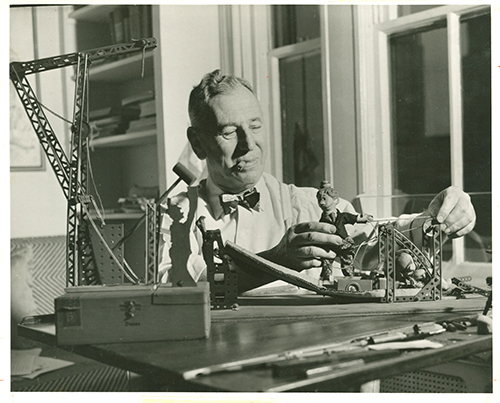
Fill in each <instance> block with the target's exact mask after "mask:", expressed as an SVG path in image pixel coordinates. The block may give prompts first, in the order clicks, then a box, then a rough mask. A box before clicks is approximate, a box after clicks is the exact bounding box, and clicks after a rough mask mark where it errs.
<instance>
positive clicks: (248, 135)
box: [238, 128, 255, 151]
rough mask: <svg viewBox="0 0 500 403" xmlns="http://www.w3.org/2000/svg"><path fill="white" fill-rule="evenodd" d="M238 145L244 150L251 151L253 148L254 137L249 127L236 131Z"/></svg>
mask: <svg viewBox="0 0 500 403" xmlns="http://www.w3.org/2000/svg"><path fill="white" fill-rule="evenodd" d="M238 146H239V148H240V149H241V150H245V151H252V150H253V149H254V148H255V138H254V135H253V133H252V131H251V130H250V129H249V128H241V129H240V130H239V131H238Z"/></svg>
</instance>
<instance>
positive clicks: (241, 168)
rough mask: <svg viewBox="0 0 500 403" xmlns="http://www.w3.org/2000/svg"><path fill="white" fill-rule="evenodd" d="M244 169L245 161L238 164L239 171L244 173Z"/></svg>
mask: <svg viewBox="0 0 500 403" xmlns="http://www.w3.org/2000/svg"><path fill="white" fill-rule="evenodd" d="M243 168H245V161H240V162H238V163H237V164H236V170H237V171H243Z"/></svg>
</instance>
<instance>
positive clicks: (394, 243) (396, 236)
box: [379, 223, 442, 302]
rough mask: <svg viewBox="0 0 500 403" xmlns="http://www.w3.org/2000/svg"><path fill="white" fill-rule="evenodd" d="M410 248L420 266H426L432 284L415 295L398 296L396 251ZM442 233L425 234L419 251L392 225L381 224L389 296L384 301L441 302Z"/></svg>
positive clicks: (428, 283) (380, 230) (381, 239)
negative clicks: (400, 248) (398, 248)
mask: <svg viewBox="0 0 500 403" xmlns="http://www.w3.org/2000/svg"><path fill="white" fill-rule="evenodd" d="M398 246H399V247H402V248H404V249H407V250H408V251H409V252H410V253H411V255H412V256H413V258H414V259H415V260H416V263H418V264H419V265H420V266H421V267H424V268H425V270H426V271H427V274H428V276H429V281H428V282H427V283H426V284H425V285H424V286H423V287H422V288H421V289H420V290H419V292H418V293H417V294H416V295H415V296H411V297H408V296H397V295H396V285H397V282H396V248H397V247H398ZM441 249H442V239H441V231H439V230H437V231H433V232H432V233H429V234H424V243H423V245H422V250H420V249H419V248H418V247H417V246H416V245H415V244H414V243H413V242H411V241H410V240H409V239H408V238H407V237H406V236H405V235H404V234H402V233H401V232H400V231H398V230H397V229H396V228H395V227H394V225H393V224H391V223H389V224H385V225H381V226H380V228H379V259H380V261H381V263H383V265H384V269H385V276H386V279H387V283H386V287H387V288H386V295H385V297H384V298H382V301H383V302H399V301H410V300H412V301H419V300H424V301H426V300H432V301H433V300H440V299H441V298H442V291H441V279H442V273H441V261H442V258H441Z"/></svg>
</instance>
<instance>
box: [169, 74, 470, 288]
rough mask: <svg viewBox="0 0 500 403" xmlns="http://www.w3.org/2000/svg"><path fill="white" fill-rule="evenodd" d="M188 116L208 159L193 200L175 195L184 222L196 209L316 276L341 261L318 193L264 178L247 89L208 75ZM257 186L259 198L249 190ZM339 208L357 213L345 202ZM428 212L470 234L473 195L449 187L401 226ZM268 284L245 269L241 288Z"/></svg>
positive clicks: (227, 231) (259, 129) (261, 132)
mask: <svg viewBox="0 0 500 403" xmlns="http://www.w3.org/2000/svg"><path fill="white" fill-rule="evenodd" d="M189 117H190V120H191V127H189V128H188V130H187V135H188V139H189V142H190V144H191V146H192V148H193V151H194V152H195V154H196V155H197V157H198V158H200V159H202V160H206V164H207V170H208V177H207V179H206V180H204V181H202V182H201V183H200V185H199V187H198V191H199V197H198V198H197V201H196V202H195V203H193V198H192V197H189V198H188V197H187V195H185V194H184V195H183V194H181V195H179V196H177V197H175V198H173V199H172V201H171V203H174V204H177V205H178V206H179V208H180V210H182V211H183V213H184V216H185V217H187V216H188V211H189V210H191V209H195V210H196V217H200V216H205V217H206V219H205V224H206V228H207V229H220V230H221V234H222V239H223V241H228V240H230V241H233V242H235V243H236V244H238V245H240V246H241V247H243V248H246V249H248V250H250V251H252V252H255V253H258V254H259V255H261V256H262V257H264V258H266V259H269V260H271V261H273V262H275V263H278V264H281V265H283V266H286V267H289V268H292V269H295V270H297V271H302V270H307V271H308V272H309V273H308V274H311V275H313V276H316V278H317V277H318V276H319V273H320V272H321V265H322V260H323V259H334V258H335V257H336V255H335V252H334V251H333V250H332V249H331V246H332V245H341V244H342V238H341V237H340V236H338V235H337V234H336V229H335V226H334V225H332V224H329V223H322V222H318V220H319V217H320V215H321V209H320V208H319V206H318V204H317V200H316V192H317V190H316V189H313V188H298V187H296V186H294V185H285V184H282V183H280V182H278V181H277V180H276V179H275V178H274V177H272V176H271V175H269V174H266V173H264V160H265V157H266V149H265V144H266V137H267V132H266V127H265V125H264V119H263V112H262V109H261V106H260V103H259V101H258V100H257V98H256V96H255V94H254V92H253V89H252V87H251V86H250V84H249V83H248V82H247V81H245V80H243V79H240V78H236V77H233V76H225V75H222V73H221V72H220V70H215V71H213V72H212V73H209V74H207V75H205V77H203V79H202V81H201V82H200V84H199V85H198V86H197V87H195V88H194V89H193V91H192V92H191V96H190V99H189ZM254 189H255V190H256V192H258V193H255V192H252V191H253V190H254ZM245 193H251V194H250V195H248V194H245ZM238 199H240V200H241V202H240V203H239V204H238V201H237V200H238ZM256 200H257V201H258V202H256ZM337 208H338V209H339V210H340V211H346V212H351V213H356V212H355V210H354V208H353V206H352V205H351V204H350V203H349V202H347V201H345V200H343V199H340V200H339V204H338V206H337ZM429 214H430V215H431V216H432V217H435V218H437V220H438V221H439V223H441V224H442V228H443V230H444V231H445V233H446V234H447V235H449V236H451V237H458V236H463V235H465V234H466V233H468V232H470V231H471V230H472V228H473V227H474V224H475V217H476V216H475V212H474V208H473V206H472V204H471V202H470V197H469V196H468V195H467V194H466V193H464V192H463V191H461V190H460V189H457V188H455V187H450V188H448V189H446V190H444V191H442V192H441V193H439V194H438V195H437V196H436V197H435V198H434V199H433V201H432V202H431V203H430V205H429V208H428V211H427V212H426V214H425V215H423V214H421V215H412V216H406V217H402V218H401V219H400V220H398V222H397V226H398V227H399V228H400V229H401V230H405V231H406V230H411V229H414V228H420V227H421V226H422V224H423V222H424V221H425V219H426V218H427V217H428V216H429ZM192 221H193V222H192V223H191V224H190V226H191V231H190V234H189V239H190V242H189V245H185V246H186V247H188V248H189V249H190V250H189V252H190V254H189V258H188V259H187V262H186V266H187V269H188V272H189V274H190V275H191V277H192V278H193V279H194V281H198V280H200V279H204V278H205V277H206V273H205V262H204V261H203V257H202V254H201V244H202V238H201V234H200V233H199V231H198V229H197V228H196V226H195V224H194V221H195V220H192ZM170 223H171V220H169V219H168V217H167V219H166V220H165V222H164V225H163V229H164V240H165V247H164V250H163V253H162V261H161V264H160V268H159V271H160V275H161V276H162V279H163V281H165V280H166V279H167V278H168V271H169V270H170V268H171V263H170V253H171V251H170V249H169V243H170V236H171V233H170ZM271 280H272V279H271V278H269V277H267V276H266V275H263V274H262V275H261V274H258V273H256V275H255V276H252V275H248V274H246V273H244V272H241V273H239V278H238V285H239V291H240V292H243V291H246V290H249V289H252V288H255V287H257V286H259V285H262V284H265V283H268V282H270V281H271Z"/></svg>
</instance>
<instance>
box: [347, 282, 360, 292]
mask: <svg viewBox="0 0 500 403" xmlns="http://www.w3.org/2000/svg"><path fill="white" fill-rule="evenodd" d="M345 289H346V291H349V292H356V291H359V284H357V283H349V284H347V285H346V287H345Z"/></svg>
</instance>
